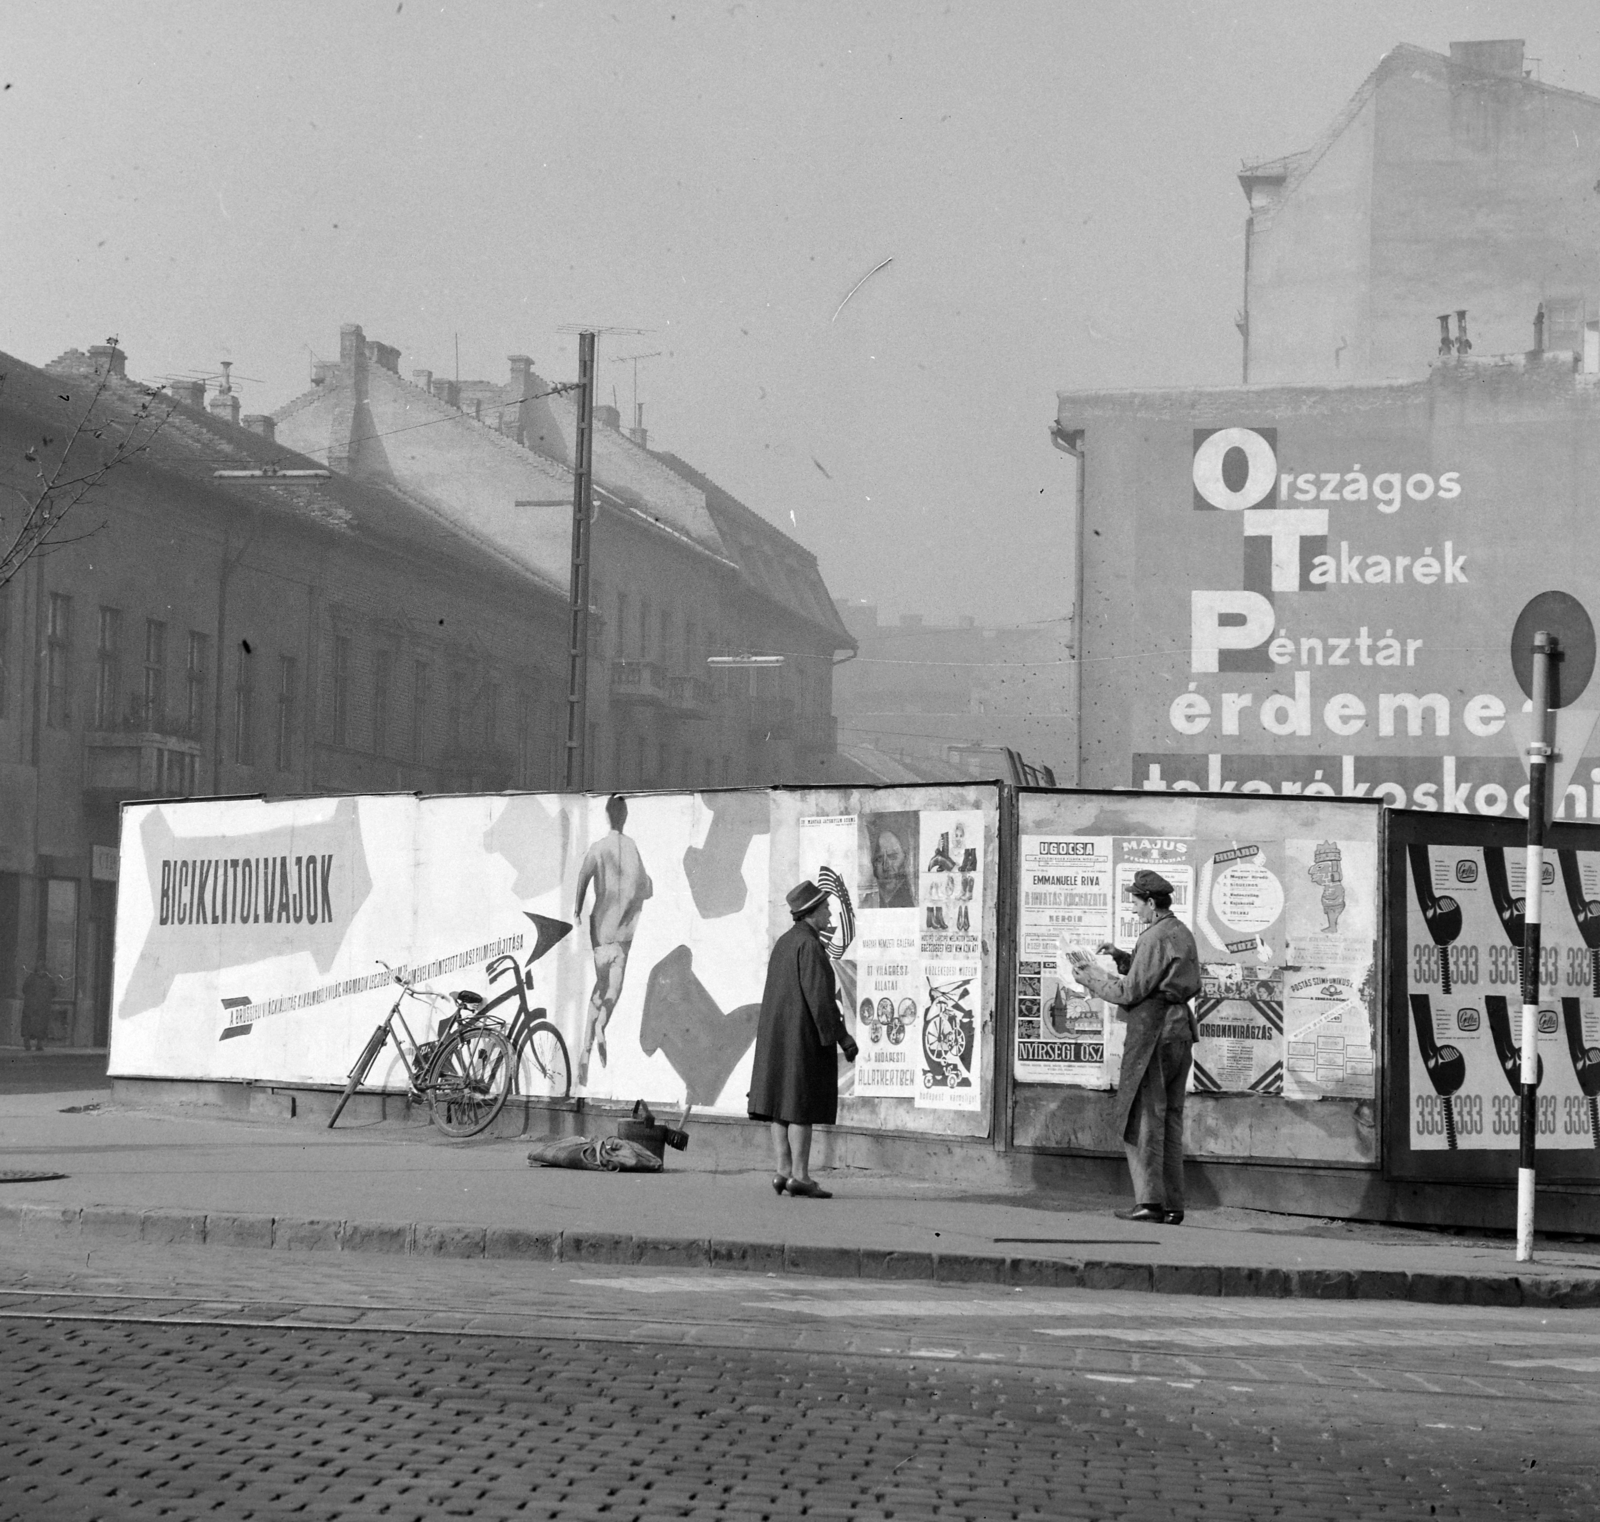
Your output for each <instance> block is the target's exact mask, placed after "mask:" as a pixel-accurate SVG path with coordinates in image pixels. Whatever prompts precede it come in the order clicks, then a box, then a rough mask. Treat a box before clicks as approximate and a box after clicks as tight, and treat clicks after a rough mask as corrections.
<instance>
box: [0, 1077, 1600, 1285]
mask: <svg viewBox="0 0 1600 1522" xmlns="http://www.w3.org/2000/svg"><path fill="white" fill-rule="evenodd" d="M7 1066H8V1067H9V1066H10V1065H9V1064H8V1065H7ZM92 1071H93V1069H92V1064H90V1065H88V1066H87V1067H84V1068H81V1069H80V1076H79V1077H78V1079H77V1081H78V1082H80V1083H82V1082H85V1081H87V1082H91V1083H92V1082H95V1081H96V1080H95V1079H94V1077H93V1076H92ZM102 1071H103V1069H102ZM0 1079H3V1075H0ZM690 1130H691V1137H692V1135H693V1124H692V1122H691V1127H690ZM529 1140H530V1138H527V1137H522V1138H517V1139H491V1140H479V1141H472V1142H465V1143H462V1142H449V1141H446V1140H444V1139H443V1138H441V1137H440V1136H439V1134H438V1133H437V1132H436V1131H435V1130H434V1129H433V1128H432V1127H431V1126H428V1125H426V1124H409V1125H408V1124H403V1123H396V1122H390V1123H387V1124H374V1125H367V1126H362V1125H359V1124H358V1125H351V1126H348V1127H347V1126H346V1125H344V1124H341V1126H340V1128H339V1129H338V1130H337V1131H329V1130H327V1129H325V1128H323V1127H321V1126H319V1125H316V1124H308V1123H304V1122H302V1123H296V1124H288V1123H279V1122H273V1121H270V1120H247V1119H229V1118H224V1117H221V1116H218V1115H216V1114H215V1113H210V1112H206V1111H204V1110H200V1109H191V1110H167V1109H160V1110H157V1109H147V1110H135V1109H125V1108H119V1107H113V1106H112V1105H111V1104H110V1099H109V1091H108V1090H107V1089H106V1088H105V1087H104V1086H103V1084H102V1085H100V1086H97V1087H93V1088H84V1089H81V1090H79V1091H76V1092H65V1091H60V1090H57V1091H56V1092H18V1091H17V1089H16V1088H13V1087H11V1086H10V1085H8V1084H5V1083H4V1082H3V1081H0V1147H3V1148H4V1154H3V1157H4V1160H3V1163H0V1167H4V1168H8V1169H13V1170H25V1169H26V1170H39V1171H57V1172H60V1173H63V1174H65V1175H67V1176H66V1177H64V1178H58V1179H50V1180H41V1181H37V1182H27V1183H16V1182H7V1183H5V1184H3V1185H0V1233H4V1234H7V1235H10V1234H13V1233H18V1232H20V1233H23V1234H31V1233H35V1232H44V1233H47V1234H49V1235H50V1236H52V1237H59V1236H62V1235H67V1236H72V1237H79V1238H82V1239H85V1240H91V1239H94V1238H122V1239H137V1240H145V1241H151V1242H164V1243H172V1242H182V1243H189V1244H193V1245H196V1246H199V1245H203V1244H207V1243H210V1244H216V1245H225V1246H231V1247H245V1246H255V1247H262V1248H276V1249H280V1250H282V1249H287V1250H291V1251H293V1250H321V1251H343V1252H387V1253H417V1254H427V1255H439V1256H457V1257H461V1256H465V1257H484V1256H489V1257H528V1258H531V1259H538V1260H542V1261H550V1260H552V1259H564V1260H580V1261H586V1262H602V1263H654V1264H660V1265H671V1266H678V1267H707V1266H710V1267H725V1268H744V1269H751V1270H757V1271H761V1272H791V1273H816V1274H827V1275H831V1276H845V1277H857V1276H860V1277H865V1278H896V1279H908V1280H936V1281H941V1282H957V1281H963V1282H975V1283H1005V1284H1017V1285H1051V1286H1057V1287H1071V1286H1085V1287H1089V1288H1106V1289H1144V1290H1154V1291H1157V1292H1164V1293H1187V1294H1207V1295H1262V1296H1305V1297H1316V1298H1340V1299H1343V1298H1363V1299H1366V1298H1372V1299H1408V1300H1414V1301H1426V1302H1432V1303H1444V1304H1479V1305H1499V1306H1517V1305H1539V1306H1578V1305H1600V1246H1597V1245H1595V1244H1573V1243H1562V1244H1547V1243H1545V1242H1543V1241H1541V1242H1540V1243H1539V1246H1538V1260H1537V1262H1535V1263H1533V1264H1524V1265H1518V1264H1517V1263H1516V1261H1515V1253H1514V1248H1513V1244H1512V1243H1511V1242H1510V1240H1509V1239H1497V1240H1488V1239H1481V1238H1480V1239H1473V1238H1464V1237H1457V1236H1447V1235H1442V1234H1436V1233H1432V1232H1425V1231H1414V1230H1407V1229H1404V1228H1396V1227H1383V1226H1363V1225H1354V1224H1350V1223H1340V1222H1318V1221H1314V1220H1308V1219H1303V1218H1299V1217H1286V1216H1273V1215H1267V1214H1264V1213H1259V1212H1254V1211H1245V1210H1201V1211H1196V1212H1193V1213H1191V1214H1190V1215H1189V1217H1188V1220H1187V1221H1186V1223H1185V1224H1184V1225H1183V1226H1180V1227H1151V1226H1143V1225H1136V1224H1133V1223H1130V1222H1124V1221H1119V1220H1117V1219H1115V1217H1113V1216H1112V1215H1111V1213H1110V1209H1109V1207H1108V1205H1107V1202H1106V1201H1105V1200H1104V1198H1103V1197H1101V1196H1099V1195H1091V1194H1089V1193H1087V1192H1086V1193H1085V1194H1084V1195H1083V1196H1082V1197H1079V1198H1067V1197H1064V1196H1062V1195H1060V1194H1052V1195H1049V1196H1043V1195H1039V1194H1027V1193H1021V1192H1019V1193H1016V1194H1007V1195H995V1194H986V1195H977V1194H972V1193H966V1194H962V1193H956V1192H952V1191H950V1190H949V1189H947V1188H945V1187H943V1186H941V1185H939V1184H938V1183H935V1182H930V1181H928V1180H926V1179H908V1178H898V1177H890V1176H885V1175H882V1174H875V1173H870V1172H866V1171H862V1170H853V1169H852V1170H838V1171H835V1172H831V1173H829V1174H826V1175H819V1177H820V1178H821V1179H822V1182H824V1184H825V1185H826V1186H827V1187H828V1188H831V1189H832V1190H833V1191H834V1193H835V1198H834V1199H832V1200H826V1201H821V1200H805V1199H789V1198H780V1197H778V1196H776V1195H775V1194H774V1193H773V1191H772V1188H771V1183H770V1175H769V1174H768V1173H766V1172H763V1171H753V1170H740V1171H726V1170H719V1169H717V1168H716V1167H714V1166H711V1165H710V1163H709V1160H701V1161H700V1164H699V1166H697V1159H696V1154H695V1146H694V1142H693V1140H691V1142H690V1146H689V1150H688V1151H687V1152H685V1153H674V1152H669V1153H668V1154H667V1172H666V1173H665V1174H664V1175H627V1174H622V1175H609V1174H593V1173H576V1172H570V1171H566V1170H562V1169H548V1168H539V1169H534V1168H530V1167H529V1166H528V1162H527V1153H528V1145H529Z"/></svg>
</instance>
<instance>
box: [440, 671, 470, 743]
mask: <svg viewBox="0 0 1600 1522" xmlns="http://www.w3.org/2000/svg"><path fill="white" fill-rule="evenodd" d="M447 680H448V682H449V684H450V685H449V687H448V689H447V690H446V692H445V697H444V742H445V744H446V745H448V746H450V747H452V748H454V747H456V746H458V745H460V744H461V688H462V685H463V683H465V681H466V677H465V675H464V674H463V673H462V672H460V671H452V672H451V673H450V675H449V677H448V678H447Z"/></svg>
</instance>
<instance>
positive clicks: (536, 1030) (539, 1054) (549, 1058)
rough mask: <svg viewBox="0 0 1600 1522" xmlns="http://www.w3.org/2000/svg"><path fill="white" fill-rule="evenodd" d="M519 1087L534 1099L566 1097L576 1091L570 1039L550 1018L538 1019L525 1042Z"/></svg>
mask: <svg viewBox="0 0 1600 1522" xmlns="http://www.w3.org/2000/svg"><path fill="white" fill-rule="evenodd" d="M517 1089H518V1092H519V1093H522V1094H526V1095H527V1096H528V1097H529V1098H530V1099H566V1098H567V1097H568V1096H570V1095H571V1093H572V1062H571V1060H570V1059H569V1058H568V1056H567V1043H566V1039H565V1038H564V1037H563V1036H562V1034H561V1032H560V1031H558V1030H557V1029H556V1028H555V1026H553V1025H552V1024H551V1023H550V1022H549V1021H548V1020H535V1021H534V1023H533V1024H532V1025H531V1026H529V1027H528V1036H527V1040H526V1041H524V1042H523V1047H522V1061H521V1064H520V1065H519V1067H518V1069H517Z"/></svg>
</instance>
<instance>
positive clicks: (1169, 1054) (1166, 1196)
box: [1067, 869, 1200, 1226]
mask: <svg viewBox="0 0 1600 1522" xmlns="http://www.w3.org/2000/svg"><path fill="white" fill-rule="evenodd" d="M1128 892H1129V894H1130V895H1131V896H1132V897H1133V898H1135V899H1137V900H1138V902H1139V922H1140V924H1142V925H1143V926H1144V927H1145V928H1144V930H1143V931H1142V932H1141V933H1140V935H1139V939H1138V941H1137V942H1136V943H1135V945H1134V948H1133V955H1132V956H1131V957H1130V956H1129V955H1128V954H1127V953H1126V952H1121V951H1117V950H1115V948H1103V949H1108V950H1111V952H1112V955H1113V957H1114V958H1115V959H1116V963H1117V967H1118V971H1117V972H1116V973H1110V972H1107V971H1106V970H1105V969H1104V968H1103V967H1099V966H1096V965H1095V963H1094V962H1092V961H1091V960H1090V958H1089V954H1088V953H1087V952H1086V951H1084V950H1083V949H1082V948H1081V947H1075V948H1067V958H1068V960H1069V961H1070V962H1071V963H1072V970H1073V974H1074V976H1075V977H1076V978H1077V980H1078V982H1079V983H1080V984H1082V985H1083V987H1085V988H1087V989H1088V990H1089V992H1090V993H1092V994H1094V995H1095V996H1096V997H1097V998H1101V999H1105V1000H1108V1001H1109V1002H1110V1003H1112V1004H1116V1005H1119V1006H1120V1007H1121V1009H1122V1011H1123V1013H1122V1014H1121V1015H1120V1016H1119V1017H1118V1018H1119V1019H1124V1020H1126V1021H1127V1022H1128V1039H1127V1044H1126V1045H1125V1046H1124V1047H1123V1049H1122V1072H1121V1075H1120V1076H1119V1077H1118V1079H1117V1103H1116V1109H1115V1111H1114V1115H1115V1117H1116V1125H1117V1130H1118V1134H1119V1135H1120V1136H1121V1137H1122V1145H1123V1150H1124V1151H1125V1152H1126V1153H1127V1154H1128V1168H1129V1171H1130V1172H1131V1173H1132V1174H1133V1199H1134V1206H1133V1209H1132V1210H1119V1211H1117V1215H1118V1216H1119V1217H1120V1218H1121V1219H1122V1220H1124V1221H1158V1222H1164V1223H1165V1224H1166V1225H1168V1226H1176V1225H1178V1224H1179V1223H1180V1222H1181V1221H1182V1220H1183V1098H1184V1090H1185V1088H1186V1087H1187V1085H1188V1082H1189V1066H1190V1062H1191V1057H1192V1052H1193V1048H1194V1042H1195V1035H1196V1031H1195V1022H1194V1015H1193V1014H1192V1013H1191V1011H1190V1009H1189V1000H1190V999H1192V998H1194V996H1195V995H1196V994H1197V993H1199V992H1200V953H1199V949H1198V948H1197V947H1196V946H1195V943H1194V936H1193V935H1191V934H1190V932H1189V928H1188V926H1187V925H1185V924H1184V923H1183V921H1182V920H1180V919H1178V918H1176V917H1175V916H1174V915H1173V913H1172V884H1171V883H1169V882H1168V881H1167V880H1166V878H1164V877H1163V876H1162V875H1161V874H1160V873H1159V872H1151V871H1148V870H1146V869H1141V870H1140V871H1138V872H1136V873H1134V877H1133V884H1132V886H1131V887H1130V888H1129V889H1128Z"/></svg>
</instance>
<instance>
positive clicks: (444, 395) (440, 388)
mask: <svg viewBox="0 0 1600 1522" xmlns="http://www.w3.org/2000/svg"><path fill="white" fill-rule="evenodd" d="M431 389H432V391H433V394H434V395H435V396H436V397H438V398H439V400H440V401H441V402H443V403H444V404H445V406H446V407H459V406H460V405H461V387H460V386H458V385H457V384H456V383H455V382H454V381H447V380H436V381H435V382H434V383H433V386H432V388H431Z"/></svg>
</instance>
